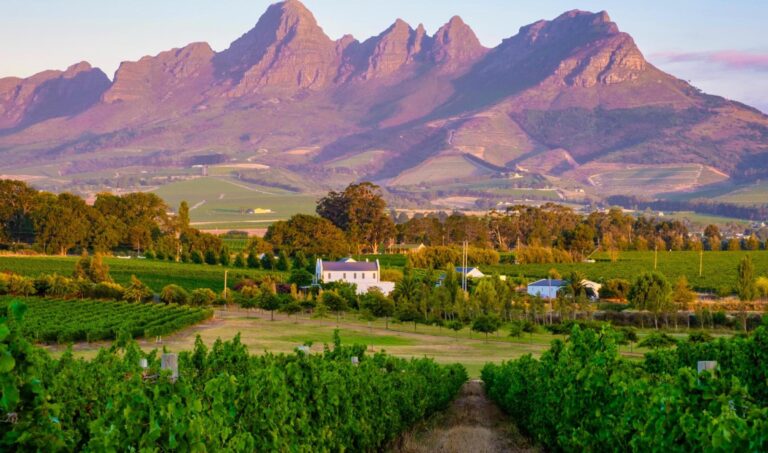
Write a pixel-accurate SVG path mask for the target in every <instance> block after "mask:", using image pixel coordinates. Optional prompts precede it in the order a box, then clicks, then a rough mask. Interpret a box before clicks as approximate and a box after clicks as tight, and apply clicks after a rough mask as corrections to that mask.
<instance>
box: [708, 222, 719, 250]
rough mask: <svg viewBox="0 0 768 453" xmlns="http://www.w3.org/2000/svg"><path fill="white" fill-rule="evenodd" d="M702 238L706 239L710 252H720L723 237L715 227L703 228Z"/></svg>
mask: <svg viewBox="0 0 768 453" xmlns="http://www.w3.org/2000/svg"><path fill="white" fill-rule="evenodd" d="M704 237H705V238H707V244H709V249H710V250H720V247H721V242H722V237H723V235H722V234H721V233H720V228H718V227H717V225H707V227H706V228H704Z"/></svg>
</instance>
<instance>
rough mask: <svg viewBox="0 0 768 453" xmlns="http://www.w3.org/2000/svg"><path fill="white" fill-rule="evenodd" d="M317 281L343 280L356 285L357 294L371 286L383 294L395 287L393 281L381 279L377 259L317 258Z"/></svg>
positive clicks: (362, 292)
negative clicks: (325, 259) (372, 260)
mask: <svg viewBox="0 0 768 453" xmlns="http://www.w3.org/2000/svg"><path fill="white" fill-rule="evenodd" d="M315 279H316V280H317V282H318V283H319V282H323V283H330V282H345V283H352V284H355V285H357V294H365V293H367V292H368V290H369V289H371V288H378V289H379V290H381V292H382V293H384V294H389V293H391V292H392V290H394V289H395V283H394V282H383V281H381V266H379V260H376V261H374V262H369V261H355V260H354V259H352V258H345V259H343V260H341V261H323V260H321V259H318V260H317V264H316V266H315Z"/></svg>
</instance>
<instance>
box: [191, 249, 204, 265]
mask: <svg viewBox="0 0 768 453" xmlns="http://www.w3.org/2000/svg"><path fill="white" fill-rule="evenodd" d="M190 258H191V260H192V262H193V263H195V264H203V262H204V261H205V259H204V258H203V254H202V253H201V252H200V250H193V251H192V255H191V256H190Z"/></svg>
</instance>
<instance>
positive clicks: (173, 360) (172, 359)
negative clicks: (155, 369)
mask: <svg viewBox="0 0 768 453" xmlns="http://www.w3.org/2000/svg"><path fill="white" fill-rule="evenodd" d="M160 368H161V369H163V370H171V382H176V380H177V379H178V378H179V356H178V355H177V354H163V356H162V357H161V359H160Z"/></svg>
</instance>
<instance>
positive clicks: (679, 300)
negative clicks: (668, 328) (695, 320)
mask: <svg viewBox="0 0 768 453" xmlns="http://www.w3.org/2000/svg"><path fill="white" fill-rule="evenodd" d="M695 300H696V293H694V292H693V291H691V288H690V287H689V286H688V279H687V278H686V277H685V275H681V276H680V277H679V278H678V279H677V282H675V287H674V289H673V290H672V303H674V304H675V308H677V310H679V311H688V310H689V309H690V306H691V304H692V303H693V302H694V301H695ZM686 318H687V319H688V323H687V324H688V328H690V327H691V317H690V316H686ZM675 327H677V316H675Z"/></svg>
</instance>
